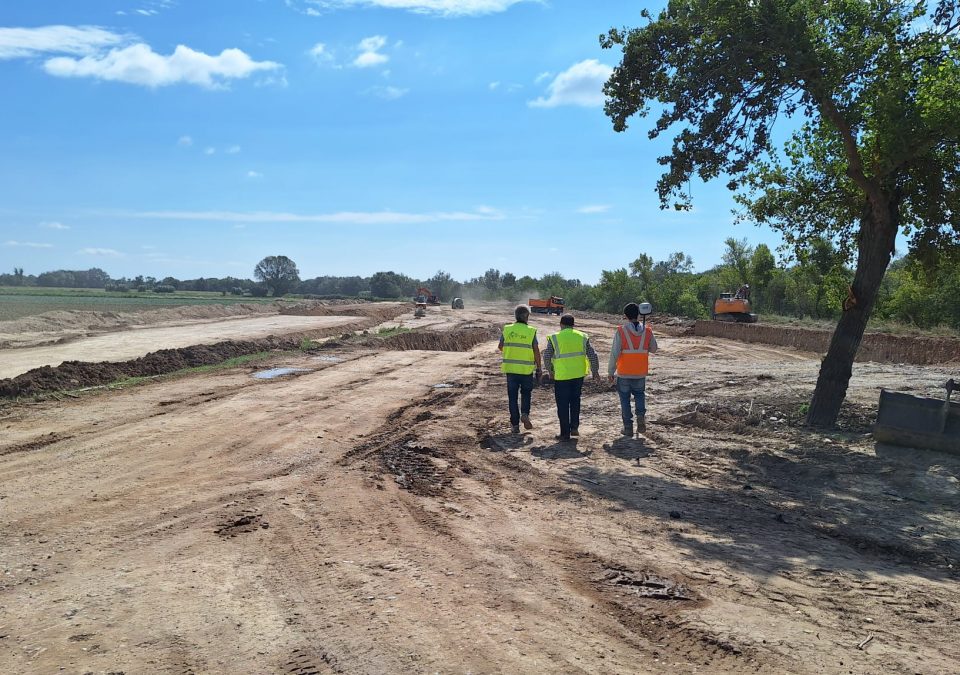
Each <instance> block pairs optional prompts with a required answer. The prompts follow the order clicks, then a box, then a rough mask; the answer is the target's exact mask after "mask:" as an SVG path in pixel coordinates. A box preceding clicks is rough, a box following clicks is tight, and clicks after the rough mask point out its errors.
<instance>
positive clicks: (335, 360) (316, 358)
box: [313, 356, 343, 363]
mask: <svg viewBox="0 0 960 675" xmlns="http://www.w3.org/2000/svg"><path fill="white" fill-rule="evenodd" d="M313 360H314V361H327V362H329V363H339V362H340V361H343V359H341V358H340V357H339V356H314V357H313Z"/></svg>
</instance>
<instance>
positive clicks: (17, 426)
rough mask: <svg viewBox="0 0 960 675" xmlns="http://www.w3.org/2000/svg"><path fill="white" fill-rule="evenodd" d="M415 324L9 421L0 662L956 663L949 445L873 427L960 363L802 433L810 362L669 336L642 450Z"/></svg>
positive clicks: (860, 368) (1, 495)
mask: <svg viewBox="0 0 960 675" xmlns="http://www.w3.org/2000/svg"><path fill="white" fill-rule="evenodd" d="M429 312H430V314H429V316H428V317H427V319H425V320H415V319H413V318H412V316H411V315H410V314H406V315H403V316H401V317H398V319H397V321H395V322H391V323H390V325H394V324H396V323H399V324H400V325H403V326H411V327H416V326H420V327H424V328H425V330H428V331H430V330H439V331H443V332H445V334H444V336H443V337H442V338H439V339H438V338H432V339H430V340H427V339H424V341H423V342H422V343H418V342H417V338H413V337H411V336H410V334H400V335H399V336H397V337H395V338H391V339H390V340H392V342H390V341H373V340H370V339H357V340H354V339H351V340H336V341H335V342H334V343H333V344H330V345H327V346H326V347H325V348H323V349H317V350H312V351H310V352H307V353H297V354H293V353H285V354H278V356H277V357H276V358H275V359H274V360H273V362H271V363H270V364H269V365H271V366H288V367H294V368H303V369H306V372H301V373H299V374H295V375H290V376H286V377H280V378H276V379H267V380H260V379H255V378H253V377H252V374H253V373H252V372H251V370H252V369H249V368H237V369H233V370H228V371H222V372H216V373H207V374H203V375H197V376H193V377H180V378H175V379H166V380H165V379H160V380H158V381H155V382H152V383H150V384H147V385H143V386H138V387H133V388H128V389H123V390H119V391H109V392H105V393H100V394H97V395H93V396H91V395H84V396H83V397H81V398H79V399H72V398H67V399H65V400H63V401H55V400H51V401H45V402H40V403H19V404H15V405H14V404H7V405H5V406H4V407H2V408H0V430H2V435H0V511H2V514H3V518H2V520H0V541H2V547H0V570H2V576H0V663H4V664H5V668H6V671H7V672H18V673H19V672H24V673H47V672H58V671H59V670H60V669H62V670H63V672H76V673H87V672H92V673H110V672H113V673H116V672H126V673H139V672H160V673H181V674H182V673H220V672H264V673H267V672H277V673H385V672H413V673H419V672H423V673H428V672H429V673H433V672H460V673H467V672H471V673H498V672H504V673H517V672H570V673H625V672H663V671H667V670H669V671H674V672H701V673H716V672H730V673H741V672H761V673H784V672H796V673H823V672H827V673H834V672H836V673H848V672H850V673H890V672H894V673H901V672H902V673H908V672H909V673H915V672H920V673H953V672H956V670H957V665H956V664H957V663H958V662H960V646H958V645H960V640H958V638H960V597H958V593H957V587H958V586H957V581H958V576H960V575H958V564H960V563H958V560H960V544H958V541H960V537H958V535H960V517H958V511H960V497H958V475H960V458H957V457H952V456H949V455H944V454H939V453H932V452H930V453H926V452H918V451H909V450H901V449H895V448H889V447H876V446H875V445H874V444H873V442H872V440H871V438H870V435H869V426H870V423H871V422H872V418H873V415H874V413H875V408H876V402H877V398H878V395H879V389H880V387H888V388H895V389H899V390H906V391H911V392H913V393H922V394H934V395H936V394H938V393H939V388H940V386H941V385H942V383H943V381H945V380H946V379H947V377H948V376H950V375H953V376H955V375H956V371H955V370H953V371H951V370H950V369H949V368H935V367H919V366H903V365H900V366H894V365H881V364H873V363H865V364H858V365H857V366H856V367H855V377H854V380H853V381H852V383H851V391H850V396H849V402H848V404H847V406H846V407H845V409H844V413H843V415H842V419H841V427H840V429H839V430H838V431H836V432H831V433H828V434H824V433H819V432H812V431H808V430H806V429H804V428H802V427H801V426H800V424H799V422H800V420H801V419H802V406H803V403H804V402H805V400H806V397H807V396H808V394H809V392H810V390H811V389H812V386H813V383H814V381H815V378H816V373H817V368H818V363H819V362H818V357H817V356H816V355H814V354H807V353H802V352H797V351H793V350H790V349H781V348H774V347H766V346H760V345H746V344H741V343H736V342H729V341H724V340H716V339H709V340H707V339H702V338H696V337H683V336H676V337H671V336H669V335H664V336H663V337H662V338H661V340H660V343H661V352H660V353H659V354H658V355H657V356H656V358H655V360H654V362H653V364H654V365H653V368H654V374H653V376H652V377H651V378H650V381H649V385H648V392H649V395H648V398H649V408H650V411H649V414H648V420H649V429H650V430H649V432H648V433H647V434H646V435H645V437H644V438H641V439H632V440H631V439H624V438H622V437H621V436H620V435H619V429H620V421H619V412H618V403H617V400H616V395H615V394H614V393H613V392H612V391H611V390H610V389H609V388H608V387H607V385H606V384H605V383H600V382H597V383H594V382H588V383H587V386H586V387H585V392H584V411H583V422H582V424H581V432H582V436H581V438H580V439H579V441H578V442H577V443H559V442H557V441H555V440H554V438H553V436H554V434H555V433H556V432H557V428H556V426H557V425H556V418H555V413H554V409H553V405H552V394H551V391H550V390H549V389H538V390H536V391H535V393H534V397H535V398H534V412H533V421H534V424H535V428H534V429H533V430H532V431H530V432H525V433H524V434H522V435H520V436H515V435H512V434H510V433H509V425H508V421H507V419H506V414H505V413H506V410H505V407H506V406H505V401H504V391H503V390H504V385H503V379H502V376H501V375H500V374H499V372H498V360H497V353H496V351H495V340H490V341H486V340H483V341H481V342H480V343H479V344H476V340H477V339H481V338H482V335H481V333H482V332H483V331H489V330H490V329H491V327H493V326H494V325H495V324H496V323H499V322H501V321H502V320H503V319H504V318H505V317H506V316H508V315H509V308H506V307H492V306H490V307H486V308H481V309H479V310H477V309H471V311H469V312H453V311H452V310H450V309H448V308H446V307H442V308H435V307H434V308H430V310H429ZM534 323H535V324H537V325H538V326H540V327H541V329H542V330H541V333H546V332H547V331H548V330H552V329H553V326H554V324H555V323H556V319H555V317H551V318H546V317H536V318H534ZM582 327H583V328H584V329H585V330H586V331H587V332H589V333H591V334H592V335H594V338H593V341H594V342H595V344H596V346H597V348H598V350H599V351H600V352H601V356H605V355H606V353H607V351H608V349H609V342H610V340H609V335H610V334H611V333H612V329H611V327H610V326H609V325H608V324H607V323H606V322H604V321H603V320H602V319H599V318H591V319H587V320H585V321H584V322H583V326H582ZM461 329H462V330H463V332H462V333H461V332H458V331H460V330H461ZM371 332H373V331H371ZM486 334H487V335H489V333H486ZM457 336H461V337H462V342H459V343H458V342H457ZM478 336H480V337H478ZM471 345H473V346H471ZM416 347H420V349H417V348H416ZM458 348H459V349H466V350H467V351H450V350H451V349H458ZM258 367H262V366H260V365H258Z"/></svg>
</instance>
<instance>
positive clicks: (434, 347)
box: [314, 325, 500, 352]
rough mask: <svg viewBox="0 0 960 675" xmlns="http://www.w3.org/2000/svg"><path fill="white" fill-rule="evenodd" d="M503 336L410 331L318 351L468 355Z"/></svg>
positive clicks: (480, 330) (482, 331)
mask: <svg viewBox="0 0 960 675" xmlns="http://www.w3.org/2000/svg"><path fill="white" fill-rule="evenodd" d="M499 334H500V331H499V329H498V328H497V327H496V326H492V325H490V326H471V327H468V328H458V329H454V330H448V331H422V332H421V331H410V332H407V333H397V334H395V335H390V336H389V337H378V336H376V335H352V336H347V337H346V338H345V339H343V340H328V341H326V342H323V343H321V344H318V345H316V346H315V347H314V349H321V350H329V349H340V348H343V347H371V348H374V349H378V350H385V349H389V350H391V351H401V352H402V351H411V350H423V351H432V352H466V351H469V350H471V349H473V348H474V347H476V346H477V345H478V344H480V343H482V342H488V341H492V340H496V339H497V336H498V335H499Z"/></svg>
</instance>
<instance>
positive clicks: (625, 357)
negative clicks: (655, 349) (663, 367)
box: [617, 326, 653, 377]
mask: <svg viewBox="0 0 960 675" xmlns="http://www.w3.org/2000/svg"><path fill="white" fill-rule="evenodd" d="M617 330H618V331H619V332H620V355H619V356H618V357H617V374H618V375H623V376H625V377H646V375H647V373H648V372H649V370H650V354H649V351H650V341H651V340H652V339H653V329H651V328H650V326H646V327H645V330H644V331H643V335H642V336H640V335H634V334H633V333H630V332H628V331H627V329H626V328H625V327H624V326H620V328H618V329H617Z"/></svg>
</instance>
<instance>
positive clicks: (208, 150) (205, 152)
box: [203, 148, 217, 155]
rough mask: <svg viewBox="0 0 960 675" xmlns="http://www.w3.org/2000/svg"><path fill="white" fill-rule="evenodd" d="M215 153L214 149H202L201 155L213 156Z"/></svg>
mask: <svg viewBox="0 0 960 675" xmlns="http://www.w3.org/2000/svg"><path fill="white" fill-rule="evenodd" d="M216 152H217V149H216V148H204V149H203V154H205V155H214V154H216Z"/></svg>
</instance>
